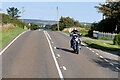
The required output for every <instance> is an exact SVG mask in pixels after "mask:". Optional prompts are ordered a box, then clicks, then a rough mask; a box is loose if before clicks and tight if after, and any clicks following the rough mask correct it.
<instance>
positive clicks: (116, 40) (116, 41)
mask: <svg viewBox="0 0 120 80" xmlns="http://www.w3.org/2000/svg"><path fill="white" fill-rule="evenodd" d="M113 43H114V45H119V46H120V34H117V35H115V37H114V40H113Z"/></svg>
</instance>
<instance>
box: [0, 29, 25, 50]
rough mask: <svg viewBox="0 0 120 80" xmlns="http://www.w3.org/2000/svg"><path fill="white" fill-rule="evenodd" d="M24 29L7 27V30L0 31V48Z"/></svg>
mask: <svg viewBox="0 0 120 80" xmlns="http://www.w3.org/2000/svg"><path fill="white" fill-rule="evenodd" d="M23 31H25V30H24V29H22V28H20V27H17V28H14V29H8V30H7V31H0V34H1V36H0V37H1V38H0V49H1V48H2V47H3V46H5V45H6V44H7V43H8V42H9V41H10V40H12V39H13V38H15V37H16V36H17V35H18V34H20V33H21V32H23Z"/></svg>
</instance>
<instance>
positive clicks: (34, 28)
mask: <svg viewBox="0 0 120 80" xmlns="http://www.w3.org/2000/svg"><path fill="white" fill-rule="evenodd" d="M30 29H31V30H37V29H40V27H39V26H38V25H37V24H34V23H31V26H30Z"/></svg>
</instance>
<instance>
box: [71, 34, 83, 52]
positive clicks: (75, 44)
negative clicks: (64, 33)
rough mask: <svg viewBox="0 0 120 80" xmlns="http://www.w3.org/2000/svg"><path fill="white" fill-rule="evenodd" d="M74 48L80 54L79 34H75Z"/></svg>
mask: <svg viewBox="0 0 120 80" xmlns="http://www.w3.org/2000/svg"><path fill="white" fill-rule="evenodd" d="M72 44H73V47H72V48H73V50H74V52H75V53H76V54H79V50H80V49H81V45H80V44H81V40H80V39H79V36H78V35H77V34H74V35H73V43H72Z"/></svg>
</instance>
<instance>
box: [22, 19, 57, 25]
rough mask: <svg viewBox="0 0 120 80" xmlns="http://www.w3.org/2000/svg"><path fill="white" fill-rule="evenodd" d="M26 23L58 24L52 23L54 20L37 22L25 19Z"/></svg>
mask: <svg viewBox="0 0 120 80" xmlns="http://www.w3.org/2000/svg"><path fill="white" fill-rule="evenodd" d="M23 21H24V22H26V23H29V22H32V23H36V24H50V25H52V24H57V21H52V20H37V19H24V20H23Z"/></svg>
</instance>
